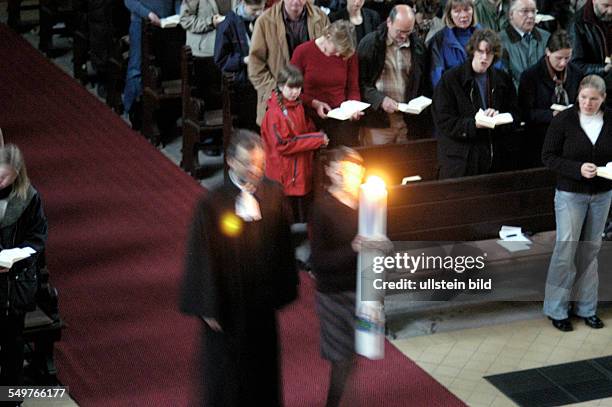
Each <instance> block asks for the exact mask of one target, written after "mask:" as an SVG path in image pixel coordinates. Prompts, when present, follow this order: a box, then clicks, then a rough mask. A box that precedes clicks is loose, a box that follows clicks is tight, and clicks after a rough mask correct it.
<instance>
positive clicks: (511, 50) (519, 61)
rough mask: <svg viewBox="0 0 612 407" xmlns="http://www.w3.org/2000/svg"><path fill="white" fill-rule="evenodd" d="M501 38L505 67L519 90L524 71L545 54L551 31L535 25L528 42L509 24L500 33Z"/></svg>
mask: <svg viewBox="0 0 612 407" xmlns="http://www.w3.org/2000/svg"><path fill="white" fill-rule="evenodd" d="M499 38H500V39H501V42H502V45H503V47H504V53H503V55H502V63H503V64H504V69H505V70H506V71H507V72H508V73H509V74H510V76H511V77H512V82H514V87H515V88H516V89H517V90H518V86H519V83H520V81H521V74H522V73H523V71H525V70H527V68H530V67H532V66H533V65H535V64H537V63H538V61H539V60H540V58H542V57H543V56H544V53H545V52H544V51H545V50H546V44H547V43H548V38H550V33H549V32H548V31H544V30H542V29H540V28H538V27H535V28H534V29H533V31H532V32H531V39H530V40H529V42H527V39H526V38H525V37H521V35H520V34H519V33H518V32H517V31H516V30H515V29H514V27H512V25H508V26H507V27H506V28H505V29H504V30H503V31H502V32H501V33H499Z"/></svg>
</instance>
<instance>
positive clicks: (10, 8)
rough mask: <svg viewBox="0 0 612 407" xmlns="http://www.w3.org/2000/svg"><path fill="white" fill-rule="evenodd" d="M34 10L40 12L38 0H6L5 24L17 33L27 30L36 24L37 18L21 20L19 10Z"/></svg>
mask: <svg viewBox="0 0 612 407" xmlns="http://www.w3.org/2000/svg"><path fill="white" fill-rule="evenodd" d="M34 10H37V11H39V12H40V3H39V2H38V0H34V1H28V0H8V1H7V7H6V12H7V20H6V24H7V25H8V26H9V27H11V28H12V29H13V30H15V31H17V32H18V33H22V32H27V31H29V30H31V29H32V28H34V27H35V26H36V25H38V20H34V21H32V20H27V21H23V20H22V18H21V12H22V11H34Z"/></svg>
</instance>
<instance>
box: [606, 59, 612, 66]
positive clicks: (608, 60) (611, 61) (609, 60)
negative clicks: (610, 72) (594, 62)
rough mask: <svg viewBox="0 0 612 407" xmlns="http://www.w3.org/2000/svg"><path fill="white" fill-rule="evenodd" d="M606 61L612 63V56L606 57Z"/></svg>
mask: <svg viewBox="0 0 612 407" xmlns="http://www.w3.org/2000/svg"><path fill="white" fill-rule="evenodd" d="M605 62H606V65H607V64H612V58H610V57H606V61H605Z"/></svg>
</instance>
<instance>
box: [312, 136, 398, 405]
mask: <svg viewBox="0 0 612 407" xmlns="http://www.w3.org/2000/svg"><path fill="white" fill-rule="evenodd" d="M325 174H326V175H327V176H328V178H329V181H330V184H329V186H328V188H327V190H326V191H325V192H324V193H323V194H322V196H321V197H320V198H319V199H317V200H316V201H315V203H314V204H313V211H312V216H311V219H310V240H311V242H310V244H311V258H310V263H311V265H312V271H313V274H314V276H315V279H316V285H317V291H316V311H317V314H318V316H319V321H320V331H321V345H320V347H321V356H322V357H323V359H326V360H329V361H330V362H331V365H332V366H331V374H330V384H329V390H328V393H327V402H326V406H327V407H333V406H337V405H339V403H340V400H341V399H342V395H343V393H345V394H346V395H347V396H349V397H350V395H351V394H352V392H350V391H346V392H345V391H344V387H345V384H346V383H347V380H348V378H349V376H350V374H351V372H352V371H353V367H354V355H355V325H354V321H355V290H356V282H357V254H358V253H359V251H361V250H362V247H363V243H364V241H365V238H363V237H361V236H358V235H357V231H358V211H357V207H358V203H359V201H358V199H359V196H358V195H359V187H360V185H361V181H362V179H363V175H364V167H363V159H362V157H361V156H360V155H359V154H358V153H357V152H356V151H355V150H353V149H351V148H349V147H340V148H338V149H336V150H332V151H331V152H330V153H329V162H328V164H327V165H326V166H325ZM388 244H389V242H388V241H387V240H385V241H380V240H379V241H376V242H368V248H377V247H383V248H385V249H386V247H387V246H388ZM345 402H346V400H345ZM346 405H354V404H353V403H350V402H347V403H346Z"/></svg>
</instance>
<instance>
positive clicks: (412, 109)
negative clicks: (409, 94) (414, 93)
mask: <svg viewBox="0 0 612 407" xmlns="http://www.w3.org/2000/svg"><path fill="white" fill-rule="evenodd" d="M429 105H431V99H430V98H428V97H426V96H419V97H418V98H414V99H412V100H411V101H410V102H408V103H398V104H397V110H399V111H400V112H404V113H410V114H421V112H422V111H423V110H425V108H426V107H427V106H429Z"/></svg>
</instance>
